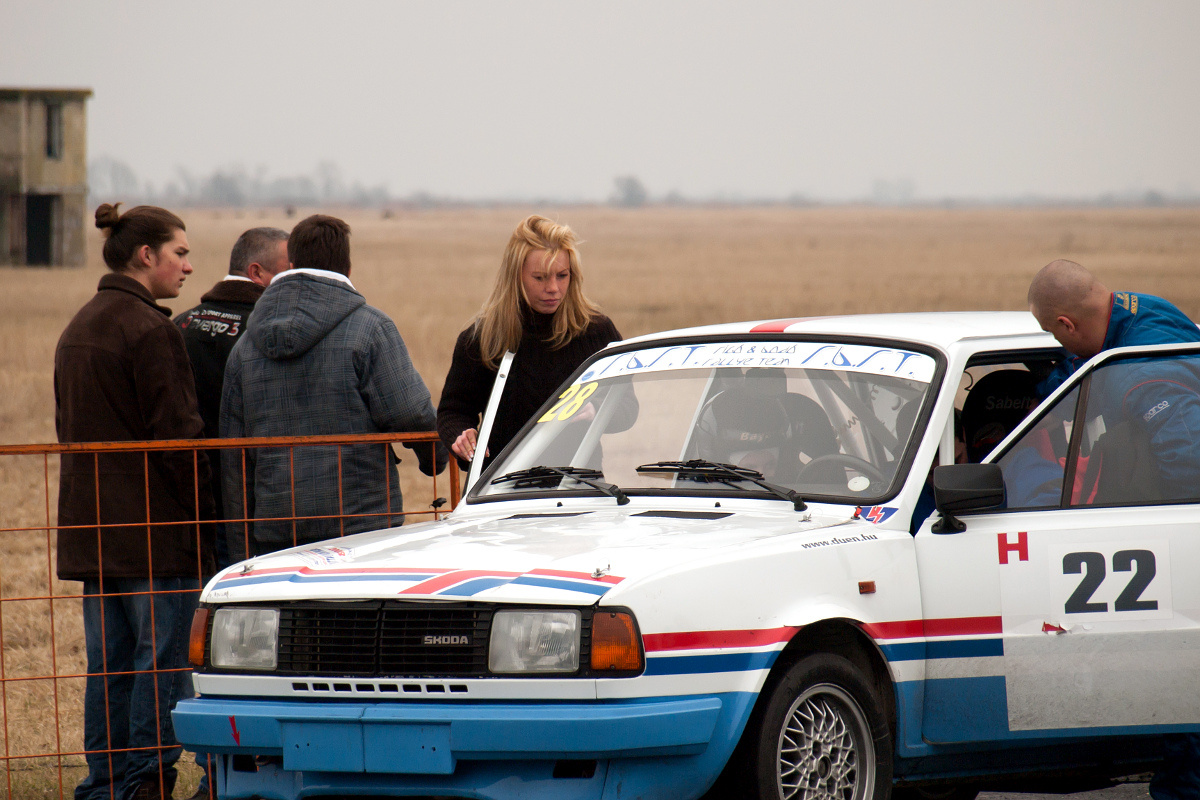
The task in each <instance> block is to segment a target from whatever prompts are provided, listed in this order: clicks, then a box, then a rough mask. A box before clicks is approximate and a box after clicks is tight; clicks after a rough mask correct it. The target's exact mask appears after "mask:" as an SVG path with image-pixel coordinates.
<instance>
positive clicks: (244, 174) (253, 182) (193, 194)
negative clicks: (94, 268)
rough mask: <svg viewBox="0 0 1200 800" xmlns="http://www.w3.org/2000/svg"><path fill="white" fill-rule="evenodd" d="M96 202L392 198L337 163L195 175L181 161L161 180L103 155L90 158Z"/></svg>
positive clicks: (375, 201)
mask: <svg viewBox="0 0 1200 800" xmlns="http://www.w3.org/2000/svg"><path fill="white" fill-rule="evenodd" d="M88 195H89V198H90V200H91V201H93V202H92V204H94V203H96V202H103V201H107V200H110V199H112V198H118V199H119V198H129V199H128V200H126V202H131V201H132V202H150V203H158V204H161V205H166V206H189V205H192V206H223V207H235V208H236V207H240V206H266V205H292V206H315V205H343V206H344V205H351V206H379V205H384V204H386V203H388V202H389V201H391V200H392V197H391V195H390V194H389V193H388V190H387V188H386V187H385V186H383V185H379V186H370V187H368V186H363V185H362V184H361V183H359V182H357V181H354V182H347V181H346V180H345V179H344V178H343V177H342V173H341V170H340V169H339V168H338V166H337V164H335V163H333V162H332V161H322V162H321V163H320V164H318V165H317V167H316V169H315V170H314V171H313V172H312V173H311V174H308V175H291V176H284V177H271V176H269V175H268V174H267V169H266V167H258V168H257V169H256V170H254V171H253V172H251V171H250V170H248V169H246V168H245V167H244V166H242V165H240V164H236V165H233V166H229V167H218V168H217V169H215V170H213V171H212V172H211V173H209V174H208V175H193V174H192V173H191V172H189V171H188V170H187V169H185V168H183V167H176V168H175V177H174V178H172V179H170V180H168V181H166V182H165V183H163V185H161V186H155V185H154V184H152V183H150V182H149V181H146V182H144V183H143V182H141V181H139V180H138V177H137V174H136V173H135V172H134V171H133V168H132V167H130V166H129V165H128V164H126V163H125V162H123V161H119V160H117V159H114V158H110V157H108V156H101V157H99V158H96V159H94V160H93V161H92V162H91V163H90V164H88Z"/></svg>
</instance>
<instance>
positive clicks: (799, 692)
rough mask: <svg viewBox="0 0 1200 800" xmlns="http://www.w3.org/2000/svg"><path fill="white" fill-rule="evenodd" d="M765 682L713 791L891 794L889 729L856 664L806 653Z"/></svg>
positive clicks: (786, 795) (784, 799)
mask: <svg viewBox="0 0 1200 800" xmlns="http://www.w3.org/2000/svg"><path fill="white" fill-rule="evenodd" d="M768 687H769V688H768V691H769V694H768V695H766V696H765V697H763V698H760V703H759V705H758V707H756V709H755V711H754V713H753V714H752V715H751V717H750V721H749V722H748V723H747V725H746V731H745V733H744V734H743V735H742V740H741V742H739V744H738V747H737V749H736V750H735V752H734V756H733V760H732V761H731V763H730V765H729V767H730V769H727V770H726V772H725V774H723V775H722V776H721V780H719V781H718V783H717V786H714V787H713V791H712V792H710V793H709V795H707V796H708V797H746V798H753V799H754V800H793V798H794V799H795V800H804V799H805V798H811V797H836V798H838V800H886V798H887V797H888V795H889V792H890V790H891V788H892V734H891V729H890V727H889V726H888V722H887V716H886V714H885V713H884V710H883V704H882V703H881V702H880V700H879V698H878V697H877V696H876V693H875V691H874V690H873V689H872V688H871V684H870V682H869V681H868V680H867V679H866V678H865V677H864V676H863V674H862V673H861V672H860V671H859V669H858V668H857V667H856V666H854V664H852V663H851V662H850V661H849V660H847V659H845V658H843V657H841V656H837V655H831V654H818V655H811V656H807V657H806V658H803V659H801V660H800V661H798V662H796V663H795V664H793V665H792V666H791V667H789V668H788V669H787V671H786V672H785V673H784V674H783V676H782V677H781V678H780V679H779V681H778V682H776V683H775V684H774V685H773V686H772V685H771V684H770V683H768ZM764 701H765V702H764ZM735 762H736V763H735Z"/></svg>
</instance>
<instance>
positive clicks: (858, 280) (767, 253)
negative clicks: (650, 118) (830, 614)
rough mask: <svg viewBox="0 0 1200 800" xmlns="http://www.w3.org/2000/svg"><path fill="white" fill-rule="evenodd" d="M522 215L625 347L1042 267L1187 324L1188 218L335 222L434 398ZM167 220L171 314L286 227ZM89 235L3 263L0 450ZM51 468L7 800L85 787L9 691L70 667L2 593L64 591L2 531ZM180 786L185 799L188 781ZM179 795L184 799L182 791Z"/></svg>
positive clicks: (1006, 285)
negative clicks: (554, 235)
mask: <svg viewBox="0 0 1200 800" xmlns="http://www.w3.org/2000/svg"><path fill="white" fill-rule="evenodd" d="M533 211H537V212H539V213H544V214H547V215H548V216H551V217H554V218H556V219H558V220H560V221H562V222H566V223H568V224H570V225H571V226H572V227H574V229H575V230H576V231H577V232H578V234H579V235H580V236H581V237H582V239H583V240H584V244H583V246H582V253H583V263H584V272H585V275H586V284H587V291H588V294H589V295H590V296H591V297H592V298H593V299H594V300H596V301H597V302H599V303H600V304H601V305H602V306H603V308H604V310H605V311H606V312H607V313H608V314H609V316H611V317H612V318H613V320H614V321H615V322H616V324H617V327H618V328H619V329H620V330H621V331H622V332H623V333H624V334H625V335H627V336H630V335H635V334H642V333H647V332H651V331H655V330H662V329H666V328H674V327H681V326H687V325H695V324H705V323H713V322H725V321H734V320H740V319H763V318H772V317H792V316H810V315H823V314H846V313H863V312H882V311H921V310H948V309H1022V308H1024V307H1025V290H1026V287H1027V285H1028V281H1029V278H1030V277H1031V276H1032V275H1033V273H1034V272H1035V271H1036V270H1037V269H1038V268H1039V267H1041V266H1042V265H1043V264H1045V263H1047V262H1048V261H1050V260H1052V259H1054V258H1058V257H1066V258H1072V259H1074V260H1077V261H1079V262H1081V263H1082V264H1084V265H1085V266H1088V267H1090V268H1091V269H1092V270H1093V271H1095V272H1096V273H1097V274H1098V275H1100V277H1101V278H1102V279H1103V280H1104V281H1105V282H1106V283H1108V284H1109V285H1110V286H1112V287H1114V288H1119V289H1131V290H1136V291H1143V292H1149V293H1154V294H1161V295H1164V296H1166V297H1167V298H1169V299H1171V300H1173V301H1174V302H1175V303H1176V304H1178V305H1179V306H1180V307H1181V308H1183V310H1184V311H1186V312H1187V313H1189V314H1190V315H1191V316H1192V317H1193V318H1198V319H1200V280H1197V278H1196V277H1195V276H1196V271H1197V269H1198V268H1200V209H1138V210H1094V209H1089V210H1034V209H1021V210H1011V209H970V210H940V209H910V210H889V209H874V208H861V209H855V208H828V209H821V208H814V209H792V208H766V209H741V208H729V209H669V208H652V209H643V210H636V211H624V210H613V209H607V208H592V207H570V208H565V209H555V208H537V209H534V208H497V209H488V210H441V211H428V212H412V213H408V212H402V213H398V214H395V215H393V216H391V217H388V218H385V217H384V216H383V215H382V214H380V213H379V212H377V211H374V212H368V211H352V212H348V213H347V214H346V215H345V216H346V218H347V220H348V221H349V222H350V224H351V226H352V228H353V235H352V239H351V241H352V259H353V263H354V268H353V274H352V279H353V281H354V283H355V285H356V287H357V288H358V289H359V290H360V291H361V292H362V293H363V294H364V295H365V296H366V298H367V301H368V302H369V303H371V304H372V305H375V306H377V307H378V308H380V309H382V310H383V311H385V312H386V313H387V314H389V315H390V316H391V317H392V318H393V319H394V320H395V321H396V324H397V325H398V327H399V329H400V332H401V334H402V335H403V336H404V339H405V341H406V342H407V344H408V347H409V350H410V352H411V354H412V357H413V361H414V362H415V364H416V366H417V368H418V370H419V371H420V373H421V374H422V375H423V376H424V377H425V380H426V383H427V384H428V385H429V388H430V391H431V392H432V394H433V396H434V398H435V401H436V398H437V396H438V394H439V392H440V389H441V385H442V381H443V378H444V376H445V373H446V370H447V368H448V366H449V359H450V351H451V346H452V344H453V342H454V337H455V335H456V333H457V332H458V331H459V330H460V329H462V328H463V327H464V326H465V325H466V324H467V323H468V322H469V320H470V318H471V316H472V314H473V313H474V312H475V310H476V309H477V308H478V306H479V304H480V303H481V302H482V300H483V299H484V297H485V296H486V294H487V293H488V291H489V289H490V286H491V283H492V280H493V276H494V273H495V270H496V267H497V264H498V262H499V257H500V252H501V250H502V249H503V247H504V245H505V243H506V241H507V239H508V236H509V233H510V232H511V231H512V229H513V227H514V226H515V224H516V223H517V221H518V220H519V219H520V218H521V217H522V216H524V215H525V214H527V213H531V212H533ZM306 213H308V212H307V210H302V211H301V212H300V214H299V215H298V216H297V217H296V218H295V219H299V218H300V217H302V216H303V215H304V214H306ZM335 213H336V212H335ZM182 216H183V218H184V220H185V221H186V222H187V224H188V237H189V240H190V243H191V247H192V264H193V266H194V267H195V273H194V274H193V275H192V276H191V278H190V279H189V280H188V282H187V284H186V285H185V287H184V291H183V294H182V295H181V296H180V297H179V298H178V299H177V300H175V301H173V302H170V303H168V305H170V306H171V307H172V308H173V309H174V310H175V311H181V310H184V309H186V308H189V307H190V306H192V305H194V304H195V303H197V302H198V301H199V298H200V295H201V294H202V293H203V292H204V291H206V290H207V289H208V288H209V287H211V286H212V284H213V283H214V282H216V281H217V280H219V279H220V277H221V276H222V275H223V274H224V273H225V270H226V268H227V265H228V261H227V259H228V254H229V248H230V246H231V245H232V244H233V241H234V240H235V239H236V237H237V236H238V234H239V233H241V231H243V230H244V229H246V228H249V227H253V226H256V225H276V226H280V227H285V228H287V227H290V225H291V224H292V223H293V222H294V221H295V219H291V220H289V219H287V218H285V217H284V216H283V215H282V213H280V212H279V211H278V210H269V211H263V212H259V211H244V212H240V211H239V212H234V211H228V210H195V209H192V210H184V212H183V213H182ZM90 236H91V238H90V247H89V260H88V265H87V266H86V267H85V268H83V269H12V268H6V269H2V270H0V281H2V282H3V291H0V444H18V443H32V442H52V441H54V439H55V434H54V397H53V390H52V372H53V367H52V364H53V355H54V346H55V342H56V341H57V338H58V335H59V333H60V332H61V331H62V329H63V327H64V326H65V325H66V323H67V321H68V320H69V319H70V318H71V316H72V315H73V314H74V313H75V311H76V310H77V309H78V308H79V307H80V306H81V305H82V304H83V303H84V302H86V301H87V300H88V298H90V297H91V296H92V294H93V293H94V291H95V287H96V282H97V280H98V279H99V277H100V276H101V275H102V274H103V272H104V267H103V265H102V262H101V259H100V255H99V251H100V236H99V232H98V231H94V230H93V231H92V234H91V235H90ZM410 461H415V459H406V462H410ZM403 469H404V470H405V471H406V472H405V479H404V485H405V497H406V500H407V503H406V507H407V508H409V509H416V508H425V507H427V504H428V503H429V501H430V500H431V499H432V496H431V494H430V492H429V488H428V485H427V484H426V483H424V482H422V481H420V480H418V478H419V476H417V475H416V471H415V469H413V468H412V464H410V463H405V464H404V467H403ZM409 470H411V474H409V472H408V471H409ZM56 474H57V465H56V464H55V463H54V462H53V460H50V461H46V460H44V459H43V458H42V457H40V456H38V457H33V456H22V457H14V456H4V457H0V645H2V650H0V653H2V659H0V710H2V713H3V726H2V730H0V735H2V736H3V756H4V757H5V758H4V761H3V762H0V763H2V765H3V766H4V767H6V769H5V771H4V779H3V780H0V795H4V796H9V797H17V798H27V797H42V796H47V797H57V796H59V794H60V786H61V791H62V792H64V793H65V795H66V796H69V795H70V793H71V791H72V789H73V786H74V784H75V782H76V781H77V780H78V779H79V778H80V777H81V775H82V770H81V768H80V767H79V766H78V765H80V764H81V763H82V759H81V758H80V757H78V756H68V757H65V758H63V759H61V760H60V759H54V758H49V759H39V760H36V761H34V760H28V759H22V758H20V757H21V756H26V755H33V754H45V753H62V752H75V751H78V750H79V749H81V747H82V742H81V707H82V688H83V687H82V680H80V679H77V678H70V679H60V680H37V681H30V680H22V679H23V678H30V677H36V676H53V675H59V676H61V675H75V674H79V673H81V672H82V671H83V647H82V632H81V627H80V623H79V601H78V600H77V599H64V600H57V601H53V603H51V601H47V600H44V599H42V600H21V599H19V598H23V597H46V596H47V595H48V594H53V595H54V596H62V595H73V594H75V593H76V592H77V591H78V585H77V584H60V583H59V582H57V581H54V580H52V579H51V577H50V576H51V574H52V572H53V558H52V555H51V554H49V546H48V545H49V541H50V538H51V537H50V536H49V535H48V534H47V532H46V531H45V530H36V529H35V530H29V531H19V532H14V531H12V529H14V528H34V527H35V526H38V525H43V526H44V525H45V524H46V519H47V517H48V515H50V514H51V513H52V510H53V506H54V503H55V498H56V484H55V480H56ZM441 486H442V487H443V488H442V489H441V490H440V491H439V493H444V492H445V489H444V487H445V483H444V482H443V483H442V485H441ZM4 529H7V530H8V532H4ZM50 584H53V585H52V587H51V586H50ZM51 605H53V627H51V613H50V612H51ZM52 633H53V640H54V647H53V648H52V647H51V634H52ZM56 702H57V704H58V705H57V707H58V708H59V709H60V713H59V715H58V718H57V719H56V718H55V708H56V705H55V704H56ZM60 764H62V765H63V768H62V769H61V770H60V768H59V765H60ZM60 776H61V783H60ZM187 777H188V778H189V781H190V785H191V786H194V785H195V784H194V781H195V778H196V772H195V771H194V769H193V771H191V772H190V773H189V774H188V776H187ZM188 793H190V789H188ZM177 794H179V795H180V796H186V794H185V793H184V791H183V789H182V788H181V789H177Z"/></svg>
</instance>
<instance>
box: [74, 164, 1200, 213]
mask: <svg viewBox="0 0 1200 800" xmlns="http://www.w3.org/2000/svg"><path fill="white" fill-rule="evenodd" d="M88 184H89V185H88V193H89V199H90V201H91V202H90V204H91V205H92V206H94V205H96V204H97V203H100V202H110V201H112V200H122V201H123V202H125V203H138V202H149V203H157V204H160V205H165V206H168V207H171V206H221V207H234V208H237V207H246V206H249V207H262V206H271V205H283V206H309V207H311V206H362V207H376V208H378V207H384V208H388V209H390V208H391V207H395V206H407V207H410V208H454V207H479V206H494V205H501V204H505V203H533V204H537V205H545V204H554V205H563V204H566V205H572V204H586V203H589V202H591V201H588V200H584V199H575V200H564V199H563V198H554V197H549V198H543V197H534V198H530V197H499V198H477V199H466V198H454V197H447V196H439V195H435V194H432V193H430V192H425V191H418V192H413V193H412V194H409V195H407V196H404V197H396V196H393V195H392V194H390V193H389V192H388V189H387V187H386V186H384V185H382V184H380V185H378V186H369V187H368V186H363V185H362V184H361V183H359V182H357V181H347V180H346V179H345V178H344V177H343V175H342V172H341V169H340V168H339V167H338V165H337V164H336V163H334V162H332V161H322V162H321V163H319V164H318V165H317V166H316V169H314V170H313V171H312V172H311V173H309V174H301V175H291V176H283V177H271V176H269V175H268V173H267V168H266V167H261V166H260V167H258V168H257V169H255V170H253V171H250V170H248V169H246V168H245V167H244V166H242V165H233V166H228V167H219V168H217V169H215V170H213V171H212V172H211V173H209V174H208V175H193V174H192V173H191V172H189V171H188V170H187V169H185V168H183V167H176V168H175V176H174V177H173V178H171V179H169V180H167V181H165V182H164V183H163V184H162V185H161V186H155V185H153V184H151V183H150V182H149V181H146V182H142V181H140V180H139V179H138V176H137V174H136V173H135V172H134V171H133V168H132V167H130V166H129V165H128V164H126V163H125V162H123V161H119V160H117V159H114V158H110V157H107V156H101V157H99V158H96V159H95V160H93V161H92V162H91V163H90V164H89V165H88ZM607 202H608V204H609V205H611V206H613V207H616V208H631V209H632V208H641V207H643V206H647V205H658V206H779V205H787V206H794V207H808V206H820V205H845V204H850V205H875V206H927V207H928V206H936V207H941V208H954V207H972V206H1032V207H1037V206H1049V207H1055V206H1060V207H1061V206H1099V207H1107V206H1113V207H1117V206H1121V207H1131V206H1194V205H1197V204H1200V195H1198V194H1197V193H1196V192H1194V191H1189V190H1186V189H1181V190H1179V191H1178V192H1176V193H1174V194H1168V193H1165V192H1160V191H1157V190H1153V189H1152V190H1147V191H1136V190H1130V191H1127V192H1123V193H1108V194H1103V195H1099V196H1095V197H1055V196H1051V195H1034V194H1028V195H1021V196H1015V197H1013V196H1009V197H986V196H981V197H945V198H933V197H921V196H919V195H918V194H917V191H916V186H915V183H914V181H913V180H912V179H911V178H897V179H892V180H883V179H879V180H875V181H874V182H873V184H872V186H871V191H870V194H868V195H866V196H863V197H860V198H855V199H850V200H836V201H831V200H821V199H818V198H815V197H813V196H810V195H806V194H801V193H798V192H796V193H792V194H790V195H788V196H787V197H782V198H781V197H755V196H747V195H742V194H729V193H718V194H715V195H712V196H708V197H687V196H684V195H683V194H681V193H680V192H678V191H674V190H672V191H669V192H667V193H666V194H663V195H658V196H655V195H653V194H651V192H650V190H649V189H648V188H647V187H646V185H645V184H644V183H643V182H642V180H641V179H640V178H639V177H638V176H636V175H632V174H626V175H618V176H616V177H615V178H613V191H612V193H611V194H610V195H609V196H608V198H607Z"/></svg>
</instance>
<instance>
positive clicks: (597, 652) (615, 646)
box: [592, 611, 642, 672]
mask: <svg viewBox="0 0 1200 800" xmlns="http://www.w3.org/2000/svg"><path fill="white" fill-rule="evenodd" d="M592 669H593V670H600V671H609V670H614V671H616V670H619V671H623V672H624V671H630V672H632V671H637V672H640V671H641V670H642V649H641V648H640V647H639V646H638V635H637V626H636V625H635V624H634V622H633V615H632V614H630V613H629V612H627V611H597V612H596V615H595V616H594V617H592Z"/></svg>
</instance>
